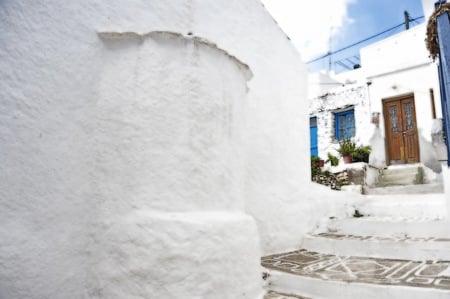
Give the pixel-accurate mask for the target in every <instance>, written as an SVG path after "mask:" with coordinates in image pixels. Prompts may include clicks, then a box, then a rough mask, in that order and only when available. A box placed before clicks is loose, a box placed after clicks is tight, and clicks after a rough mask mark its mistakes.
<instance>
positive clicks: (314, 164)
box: [311, 156, 322, 180]
mask: <svg viewBox="0 0 450 299" xmlns="http://www.w3.org/2000/svg"><path fill="white" fill-rule="evenodd" d="M319 161H320V158H319V157H316V156H311V178H312V179H313V180H314V177H315V176H316V175H318V174H320V173H321V172H322V171H321V169H320V167H319Z"/></svg>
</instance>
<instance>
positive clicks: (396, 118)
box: [383, 95, 420, 164]
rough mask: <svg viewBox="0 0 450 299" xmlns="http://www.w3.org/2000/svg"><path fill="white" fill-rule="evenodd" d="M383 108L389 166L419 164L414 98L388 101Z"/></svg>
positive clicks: (408, 97)
mask: <svg viewBox="0 0 450 299" xmlns="http://www.w3.org/2000/svg"><path fill="white" fill-rule="evenodd" d="M383 106H384V115H385V129H386V141H387V155H388V164H403V163H416V162H419V156H420V155H419V140H418V135H417V124H416V113H415V107H414V97H413V96H412V95H409V96H404V97H401V98H394V99H387V100H385V101H384V102H383Z"/></svg>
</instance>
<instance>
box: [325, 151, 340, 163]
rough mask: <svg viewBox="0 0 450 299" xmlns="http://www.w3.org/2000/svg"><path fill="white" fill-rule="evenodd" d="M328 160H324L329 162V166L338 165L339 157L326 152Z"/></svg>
mask: <svg viewBox="0 0 450 299" xmlns="http://www.w3.org/2000/svg"><path fill="white" fill-rule="evenodd" d="M327 155H328V160H327V161H326V162H330V163H331V166H338V165H339V158H338V157H336V156H335V155H333V154H332V153H328V154H327Z"/></svg>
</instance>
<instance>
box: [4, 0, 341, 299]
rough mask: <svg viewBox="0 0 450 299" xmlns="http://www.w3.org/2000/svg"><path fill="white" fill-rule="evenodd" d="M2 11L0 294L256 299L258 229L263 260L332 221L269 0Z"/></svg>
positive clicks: (174, 0)
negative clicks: (315, 183)
mask: <svg viewBox="0 0 450 299" xmlns="http://www.w3.org/2000/svg"><path fill="white" fill-rule="evenodd" d="M0 7H1V9H0V25H1V27H2V32H1V34H0V56H1V57H2V58H3V59H2V60H1V62H0V76H1V78H2V80H1V81H0V98H1V101H0V115H1V116H0V142H1V144H2V146H1V148H0V157H1V163H0V190H1V191H0V192H1V196H0V198H1V202H0V204H1V210H2V217H1V226H0V227H1V228H0V239H1V240H2V241H1V243H0V245H1V246H0V264H1V268H0V297H1V298H69V299H71V298H115V297H116V298H126V297H130V298H146V297H148V294H149V293H151V291H155V294H156V293H157V294H160V295H161V297H166V296H169V297H171V296H172V297H173V298H182V297H185V298H189V297H191V298H195V297H205V296H206V297H208V298H254V297H256V295H257V294H258V292H259V282H258V276H259V275H258V272H259V268H258V265H257V262H255V260H257V259H258V256H259V255H260V252H259V249H258V246H259V244H258V243H259V242H258V237H257V236H256V234H255V231H256V228H255V226H254V223H253V221H254V220H252V219H255V220H256V224H257V227H258V228H257V230H258V232H259V235H260V236H261V242H260V244H261V245H262V248H263V250H264V251H265V252H269V251H274V250H275V249H277V248H287V247H291V246H294V245H295V244H297V243H298V242H299V239H300V236H301V234H302V233H303V232H304V231H306V230H308V229H309V228H310V227H311V226H312V225H313V224H314V223H315V220H316V217H318V216H320V215H322V213H325V212H326V211H323V210H322V209H321V208H316V205H315V204H314V203H313V199H314V198H315V197H316V196H315V195H314V194H312V190H311V189H310V188H309V185H308V184H309V167H306V166H305V165H309V157H308V144H307V142H306V141H307V140H308V135H307V134H308V131H307V121H306V120H307V109H305V107H306V100H305V95H306V93H305V92H306V87H305V74H306V69H305V67H304V65H303V63H302V62H301V60H300V57H299V55H298V53H297V52H296V51H295V49H294V48H293V46H292V44H291V43H290V41H289V40H288V38H287V37H286V36H285V35H284V34H283V33H282V32H281V30H280V29H279V27H278V26H277V25H276V23H275V22H274V20H273V19H272V18H271V17H270V15H269V14H268V13H267V12H266V11H265V10H264V8H263V6H262V4H261V3H260V2H259V1H253V0H249V1H237V0H233V1H209V2H204V1H199V0H192V1H187V0H171V1H150V2H149V1H141V0H134V1H131V2H127V3H124V2H123V1H117V0H112V1H95V2H92V1H87V0H82V1H76V2H70V3H69V2H68V3H64V5H62V4H61V3H60V2H59V1H55V0H49V1H20V2H17V1H3V2H1V4H0ZM155 32H166V33H167V34H155ZM108 35H112V36H108ZM173 35H175V36H176V37H174V36H173ZM241 62H242V63H241ZM246 65H247V66H248V67H249V68H250V69H251V71H252V73H253V78H252V79H251V81H250V82H246V80H248V79H249V78H250V76H249V73H248V69H247V66H246ZM247 91H248V93H247V94H246V92H247ZM312 188H313V187H312ZM313 189H314V188H313ZM315 190H316V191H317V192H318V193H317V194H328V193H324V190H323V189H315ZM306 191H308V192H306ZM310 192H311V193H310ZM326 192H328V190H327V191H326ZM325 197H326V196H325ZM244 198H245V200H244ZM330 198H331V196H330ZM322 200H323V201H322V205H323V206H325V207H326V209H333V208H332V206H333V205H331V206H330V205H328V204H327V203H326V201H325V200H324V197H322ZM343 200H344V199H343ZM138 211H140V212H142V213H143V214H138V213H137V212H138ZM327 211H328V210H327ZM172 213H175V214H172ZM197 213H199V214H197ZM203 213H205V214H203ZM214 213H223V214H220V215H221V216H220V217H218V218H217V219H215V217H214V216H215V215H216V216H217V215H218V214H214ZM246 213H248V214H251V215H252V216H253V217H254V218H251V217H249V216H248V215H246ZM173 215H177V216H176V217H175V219H172V218H170V217H172V216H173ZM239 215H241V216H239ZM194 216H195V217H194ZM192 218H195V219H197V220H198V221H191V220H192ZM167 219H170V220H172V221H169V220H167ZM293 224H294V225H293ZM127 228H129V229H127ZM239 228H240V229H239ZM166 229H170V230H166ZM158 230H160V231H158ZM169 232H170V234H169ZM172 234H173V235H172ZM150 240H155V242H150ZM158 242H159V243H158ZM196 242H199V243H198V244H199V245H201V246H195V244H196ZM163 245H166V246H163ZM130 247H131V248H130ZM177 248H182V249H184V250H179V249H177ZM131 252H132V253H133V256H130V255H129V253H131ZM226 253H228V255H226V256H227V257H229V256H232V255H235V256H236V257H238V258H236V259H235V260H229V259H228V258H224V257H225V254H226ZM211 254H212V255H213V257H211V259H208V258H207V257H206V256H208V255H211ZM202 256H205V259H204V260H203V259H202ZM145 259H147V260H145ZM171 261H177V262H176V263H174V264H171V263H170V262H171ZM200 262H201V263H200ZM194 264H195V266H193V265H194ZM199 264H200V265H199ZM164 265H167V266H170V267H169V268H170V270H172V271H169V272H167V275H169V276H167V277H164V275H160V274H159V273H162V272H160V271H156V270H155V269H156V268H155V267H157V268H159V267H161V268H159V269H163V266H164ZM221 265H222V266H223V267H224V269H230V267H232V266H233V265H235V266H236V267H235V268H234V271H233V275H224V274H221V273H220V270H219V269H221ZM150 266H151V267H152V268H151V269H150ZM194 267H197V268H196V269H195V274H193V275H192V276H190V273H189V271H186V269H187V268H189V269H191V268H194ZM169 268H168V269H169ZM161 271H162V270H161ZM211 273H213V275H212V274H211ZM177 279H178V280H179V281H180V283H179V284H175V283H174V282H175V281H176V280H177ZM238 280H239V281H240V283H239V284H238V283H237V282H236V281H238ZM144 281H146V282H148V281H151V283H149V284H146V285H142V284H140V282H144ZM230 285H232V286H233V287H231V288H230V287H229V286H230ZM213 289H214V292H215V293H213V291H212V290H213ZM156 290H158V291H156ZM181 293H182V295H180V294H181ZM150 296H151V295H150Z"/></svg>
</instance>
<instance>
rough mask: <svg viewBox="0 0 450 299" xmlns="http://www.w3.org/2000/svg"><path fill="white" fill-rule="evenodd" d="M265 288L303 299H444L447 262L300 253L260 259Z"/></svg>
mask: <svg viewBox="0 0 450 299" xmlns="http://www.w3.org/2000/svg"><path fill="white" fill-rule="evenodd" d="M261 263H262V266H263V267H264V268H265V270H264V271H265V275H264V277H265V278H266V281H267V286H268V288H269V289H270V290H272V291H276V292H279V293H285V294H297V295H299V296H304V297H308V298H330V299H331V298H332V299H348V298H365V299H372V298H373V299H375V298H376V299H380V298H409V299H423V298H427V299H444V298H450V271H449V265H450V262H449V261H413V260H400V259H381V258H368V257H357V256H340V255H333V254H324V253H318V252H313V251H308V250H305V249H300V250H296V251H292V252H286V253H280V254H274V255H270V256H266V257H263V258H262V259H261Z"/></svg>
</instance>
